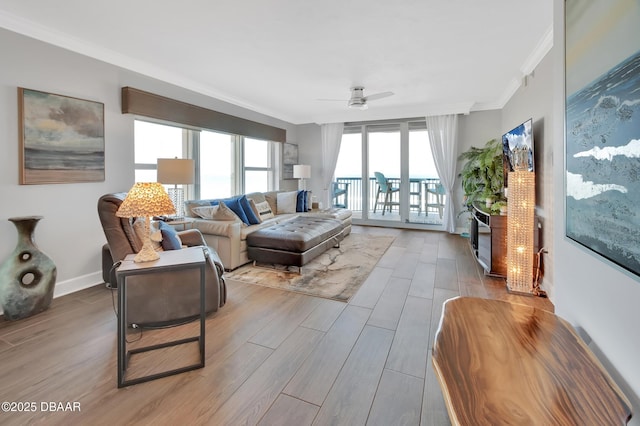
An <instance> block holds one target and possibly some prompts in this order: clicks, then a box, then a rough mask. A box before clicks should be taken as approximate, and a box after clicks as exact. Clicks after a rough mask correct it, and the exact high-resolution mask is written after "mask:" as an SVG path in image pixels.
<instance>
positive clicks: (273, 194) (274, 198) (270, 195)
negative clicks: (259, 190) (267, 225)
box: [264, 191, 279, 214]
mask: <svg viewBox="0 0 640 426" xmlns="http://www.w3.org/2000/svg"><path fill="white" fill-rule="evenodd" d="M278 192H279V191H269V192H265V193H264V199H265V201H266V202H268V203H269V205H270V206H271V211H272V212H273V214H276V213H277V212H278Z"/></svg>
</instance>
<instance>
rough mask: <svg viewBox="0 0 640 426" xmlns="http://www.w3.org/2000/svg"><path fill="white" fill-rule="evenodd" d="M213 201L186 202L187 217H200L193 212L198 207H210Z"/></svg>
mask: <svg viewBox="0 0 640 426" xmlns="http://www.w3.org/2000/svg"><path fill="white" fill-rule="evenodd" d="M210 205H211V200H189V201H185V202H184V207H185V208H184V210H185V212H186V214H187V216H191V217H198V215H197V214H196V213H195V212H194V211H193V209H195V208H196V207H203V206H210Z"/></svg>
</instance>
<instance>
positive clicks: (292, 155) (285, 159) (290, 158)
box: [282, 142, 298, 179]
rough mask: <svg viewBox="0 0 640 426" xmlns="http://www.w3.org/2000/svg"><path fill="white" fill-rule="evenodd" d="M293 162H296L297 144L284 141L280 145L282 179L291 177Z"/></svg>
mask: <svg viewBox="0 0 640 426" xmlns="http://www.w3.org/2000/svg"><path fill="white" fill-rule="evenodd" d="M295 164H298V145H296V144H293V143H286V142H285V143H284V144H283V147H282V179H293V166H294V165H295Z"/></svg>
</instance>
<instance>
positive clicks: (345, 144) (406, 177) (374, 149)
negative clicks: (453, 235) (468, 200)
mask: <svg viewBox="0 0 640 426" xmlns="http://www.w3.org/2000/svg"><path fill="white" fill-rule="evenodd" d="M375 172H379V173H381V174H382V175H383V177H384V178H385V179H384V180H382V176H381V179H380V180H381V181H382V182H384V183H383V184H382V185H380V184H379V183H378V180H377V179H376V177H375ZM334 182H335V184H334V185H335V187H337V188H339V190H338V191H334V193H333V198H332V203H333V204H334V205H346V207H347V208H349V209H351V210H352V211H353V218H354V219H355V220H357V221H358V223H371V224H376V225H387V224H391V225H392V226H393V222H395V224H396V225H397V224H398V223H402V224H411V225H415V224H419V225H420V226H421V227H422V225H425V226H430V225H434V229H438V228H437V227H439V226H440V225H441V223H442V205H443V202H444V201H443V197H444V195H443V194H441V193H440V192H438V188H439V187H440V185H439V184H440V179H439V177H438V173H437V171H436V168H435V164H434V161H433V156H432V154H431V147H430V144H429V136H428V132H427V131H426V123H425V122H424V120H418V119H408V120H397V121H396V120H388V121H380V122H367V123H347V124H346V125H345V128H344V133H343V135H342V142H341V145H340V154H339V156H338V161H337V165H336V170H335V177H334ZM383 187H385V188H386V189H387V190H388V191H389V192H388V193H385V192H383ZM345 191H346V194H344V192H345ZM403 226H404V225H403Z"/></svg>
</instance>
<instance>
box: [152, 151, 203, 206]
mask: <svg viewBox="0 0 640 426" xmlns="http://www.w3.org/2000/svg"><path fill="white" fill-rule="evenodd" d="M194 180H195V167H194V161H193V160H191V159H188V158H158V179H157V181H158V182H160V183H164V184H168V185H173V188H169V197H170V198H171V201H172V202H173V206H174V207H175V209H176V216H177V217H178V218H182V217H183V216H184V207H183V204H184V190H183V189H182V188H178V185H190V184H192V183H193V182H194Z"/></svg>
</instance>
